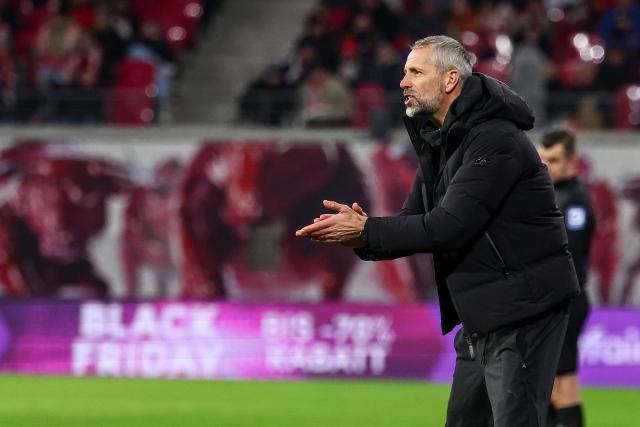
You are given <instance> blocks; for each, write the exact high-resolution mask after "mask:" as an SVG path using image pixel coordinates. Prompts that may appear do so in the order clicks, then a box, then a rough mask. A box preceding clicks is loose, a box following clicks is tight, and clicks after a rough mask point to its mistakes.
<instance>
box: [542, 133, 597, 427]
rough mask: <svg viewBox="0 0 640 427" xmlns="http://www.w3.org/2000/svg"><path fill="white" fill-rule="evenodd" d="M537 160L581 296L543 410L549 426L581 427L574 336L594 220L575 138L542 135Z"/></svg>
mask: <svg viewBox="0 0 640 427" xmlns="http://www.w3.org/2000/svg"><path fill="white" fill-rule="evenodd" d="M540 157H541V158H542V161H543V162H544V163H545V164H546V165H547V168H548V170H549V175H550V176H551V181H552V182H553V186H554V189H555V192H556V203H557V204H558V207H559V208H560V210H561V211H562V213H563V214H564V218H565V227H566V229H567V236H568V238H569V251H570V252H571V255H572V256H573V263H574V265H575V268H576V273H577V274H578V283H579V284H580V288H581V290H582V292H581V293H580V295H578V296H576V297H575V298H574V300H573V301H572V303H571V306H570V311H569V325H568V327H567V334H566V336H565V340H564V344H563V346H562V352H561V353H560V361H559V363H558V370H557V375H556V379H555V382H554V383H553V392H552V393H551V408H550V411H549V421H548V426H549V427H560V426H562V427H582V426H583V425H584V421H583V418H584V416H583V411H582V400H581V398H580V384H579V381H578V377H577V370H578V369H577V368H578V366H577V359H578V336H579V335H580V332H581V331H582V328H583V326H584V323H585V321H586V320H587V316H588V315H589V299H588V297H587V293H586V292H585V285H586V283H587V273H588V271H589V252H590V249H591V240H592V237H593V233H594V230H595V215H594V212H593V208H592V207H591V201H590V199H589V193H588V192H587V189H586V188H585V187H584V185H582V183H581V182H580V181H579V179H578V170H577V163H578V156H577V154H576V137H575V135H574V134H573V133H572V132H570V131H568V130H564V129H558V130H553V131H551V132H548V133H547V134H545V135H544V136H543V138H542V146H541V147H540Z"/></svg>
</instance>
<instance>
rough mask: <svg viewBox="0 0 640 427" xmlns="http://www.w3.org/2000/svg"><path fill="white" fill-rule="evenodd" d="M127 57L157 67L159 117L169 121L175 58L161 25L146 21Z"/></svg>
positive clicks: (156, 81)
mask: <svg viewBox="0 0 640 427" xmlns="http://www.w3.org/2000/svg"><path fill="white" fill-rule="evenodd" d="M127 56H128V57H129V58H132V59H138V60H141V61H148V62H150V63H152V64H153V65H154V67H155V83H156V86H157V88H158V98H157V99H158V108H159V116H160V118H161V120H163V121H169V120H170V117H168V115H169V114H170V103H171V92H172V90H171V88H172V81H171V79H172V78H173V75H174V73H175V57H174V55H173V52H172V51H171V48H170V47H169V43H168V42H167V41H166V40H165V39H164V37H163V35H162V29H161V28H160V25H158V23H156V22H154V21H144V22H143V23H142V26H141V28H140V34H139V35H138V36H137V38H136V40H135V41H134V42H133V43H132V44H131V46H129V50H128V51H127Z"/></svg>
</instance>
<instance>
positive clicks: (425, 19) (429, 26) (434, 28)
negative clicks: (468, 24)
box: [402, 0, 444, 41]
mask: <svg viewBox="0 0 640 427" xmlns="http://www.w3.org/2000/svg"><path fill="white" fill-rule="evenodd" d="M402 27H403V30H404V31H405V32H406V33H407V35H408V36H409V38H410V41H415V40H418V39H420V38H423V37H427V36H431V35H435V34H443V33H444V20H443V19H442V11H439V10H438V6H437V4H436V0H420V2H419V7H418V8H417V10H416V11H414V12H411V13H407V14H405V16H404V18H403V23H402Z"/></svg>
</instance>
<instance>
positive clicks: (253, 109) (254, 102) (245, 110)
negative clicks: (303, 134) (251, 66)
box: [240, 65, 295, 126]
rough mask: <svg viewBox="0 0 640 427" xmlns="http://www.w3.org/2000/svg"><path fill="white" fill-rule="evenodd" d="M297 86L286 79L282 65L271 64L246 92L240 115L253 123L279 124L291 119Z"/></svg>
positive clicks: (243, 96)
mask: <svg viewBox="0 0 640 427" xmlns="http://www.w3.org/2000/svg"><path fill="white" fill-rule="evenodd" d="M294 106H295V88H294V87H293V86H291V85H290V84H288V83H287V82H286V81H285V80H284V72H283V69H282V67H281V66H277V65H272V66H269V67H268V68H267V69H266V70H265V71H264V72H263V74H262V75H261V76H260V77H259V78H258V79H257V80H256V81H254V82H253V83H252V84H251V85H250V86H249V87H248V88H247V90H246V91H245V92H244V94H243V95H242V97H241V100H240V116H241V118H242V119H243V120H246V121H248V122H251V123H255V124H260V125H267V126H279V125H282V124H284V123H286V122H287V121H288V120H290V119H291V115H292V113H293V109H294Z"/></svg>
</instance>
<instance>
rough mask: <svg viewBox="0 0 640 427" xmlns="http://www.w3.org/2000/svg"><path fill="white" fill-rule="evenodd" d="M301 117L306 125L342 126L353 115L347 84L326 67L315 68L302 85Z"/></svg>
mask: <svg viewBox="0 0 640 427" xmlns="http://www.w3.org/2000/svg"><path fill="white" fill-rule="evenodd" d="M300 90H301V98H302V102H301V104H302V105H301V112H300V113H301V116H302V117H301V118H302V121H303V122H304V124H305V125H306V126H341V125H345V124H347V123H348V121H349V118H350V117H351V95H350V93H349V90H348V89H347V87H346V85H345V84H344V83H343V82H342V81H341V80H340V79H339V78H338V77H337V76H336V75H335V74H334V73H332V72H331V71H329V70H327V69H326V68H322V67H318V68H315V69H314V70H313V71H311V73H310V74H309V78H308V79H307V81H306V82H305V83H304V84H303V86H302V87H301V89H300Z"/></svg>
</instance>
